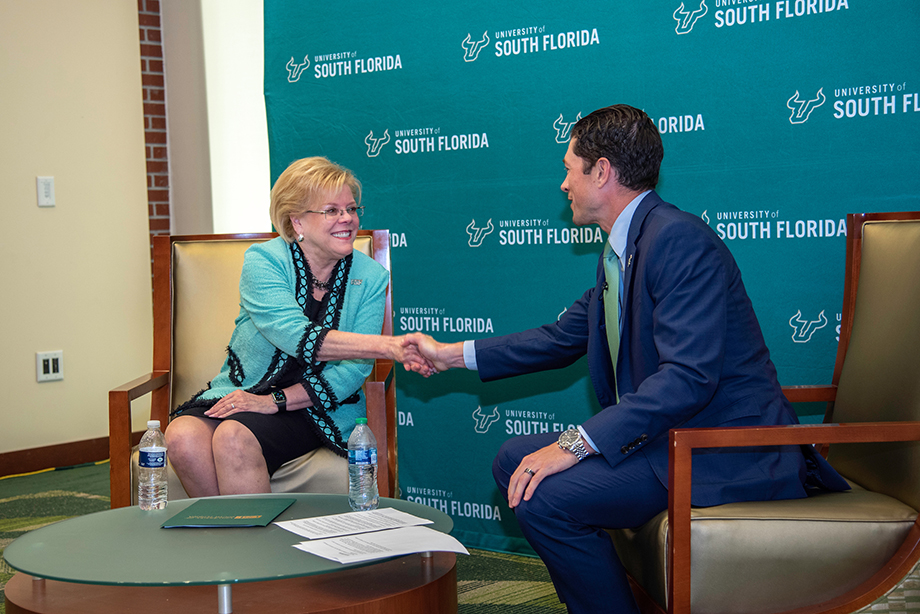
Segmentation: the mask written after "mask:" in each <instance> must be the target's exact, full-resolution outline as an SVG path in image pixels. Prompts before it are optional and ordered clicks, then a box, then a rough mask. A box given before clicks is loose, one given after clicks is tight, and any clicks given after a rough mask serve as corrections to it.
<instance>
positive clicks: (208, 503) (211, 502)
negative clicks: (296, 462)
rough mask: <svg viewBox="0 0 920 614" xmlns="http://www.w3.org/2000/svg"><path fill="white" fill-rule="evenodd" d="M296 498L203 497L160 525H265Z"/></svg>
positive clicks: (189, 526)
mask: <svg viewBox="0 0 920 614" xmlns="http://www.w3.org/2000/svg"><path fill="white" fill-rule="evenodd" d="M292 503H294V499H275V498H270V499H269V498H265V499H261V498H258V497H256V498H250V497H246V498H241V499H225V498H220V499H200V500H199V501H196V502H195V503H192V504H191V505H190V506H188V507H187V508H185V509H184V510H182V511H181V512H179V513H178V514H176V515H175V516H173V517H171V518H170V519H169V520H167V521H166V522H164V523H163V524H162V525H161V526H162V528H164V529H176V528H215V527H264V526H266V525H268V523H270V522H271V521H272V520H274V519H275V518H277V517H278V515H279V514H280V513H281V512H283V511H284V510H286V509H287V508H289V507H290V506H291V504H292Z"/></svg>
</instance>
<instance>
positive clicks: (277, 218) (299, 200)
mask: <svg viewBox="0 0 920 614" xmlns="http://www.w3.org/2000/svg"><path fill="white" fill-rule="evenodd" d="M342 186H348V187H349V188H350V189H351V194H352V196H354V197H355V202H356V203H357V204H358V205H360V204H361V182H360V181H358V178H357V177H355V175H354V173H352V172H351V171H350V170H348V169H347V168H345V167H343V166H340V165H338V164H336V163H335V162H332V161H330V160H329V159H328V158H324V157H322V156H313V157H311V158H303V159H301V160H297V161H295V162H293V163H291V165H290V166H288V167H287V169H285V171H284V172H283V173H281V176H280V177H278V180H277V181H275V186H274V187H273V188H272V198H271V205H270V207H269V210H268V213H269V216H270V217H271V220H272V225H273V226H274V227H275V231H276V232H278V234H280V235H281V236H282V237H283V238H284V240H285V241H287V242H288V243H291V242H292V241H293V240H294V238H295V237H294V226H293V224H292V223H291V216H292V215H293V216H294V217H299V216H301V215H303V214H304V212H306V211H309V210H317V208H318V207H321V206H322V204H323V203H322V202H321V200H322V199H325V198H326V197H327V196H328V195H329V194H330V193H337V192H339V191H340V190H341V189H342Z"/></svg>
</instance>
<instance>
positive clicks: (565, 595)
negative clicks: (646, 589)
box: [492, 433, 668, 614]
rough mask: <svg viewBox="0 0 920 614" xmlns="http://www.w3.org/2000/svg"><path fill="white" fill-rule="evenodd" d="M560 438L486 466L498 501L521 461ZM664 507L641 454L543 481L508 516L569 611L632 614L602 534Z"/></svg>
mask: <svg viewBox="0 0 920 614" xmlns="http://www.w3.org/2000/svg"><path fill="white" fill-rule="evenodd" d="M558 439H559V433H544V434H540V435H531V436H524V437H515V438H513V439H510V440H508V441H506V442H505V444H504V445H503V446H502V447H501V449H500V450H499V452H498V456H496V458H495V461H494V462H493V464H492V473H493V475H494V477H495V482H496V483H497V484H498V487H499V489H500V490H501V492H502V495H503V496H504V497H505V499H506V500H507V498H508V482H509V481H510V479H511V474H512V473H514V470H515V469H517V467H518V466H519V465H520V463H521V460H522V459H523V458H524V456H526V455H527V454H530V453H531V452H534V451H536V450H538V449H539V448H542V447H544V446H547V445H550V444H555V442H556V441H557V440H558ZM667 507H668V491H667V489H666V488H665V487H664V486H662V484H661V482H659V481H658V478H657V477H655V473H654V472H653V471H652V468H651V466H650V465H649V463H648V461H647V460H646V458H645V456H644V455H642V454H635V455H634V456H632V457H631V458H629V459H627V460H625V461H623V462H621V463H619V464H618V465H617V466H616V467H615V468H612V467H611V466H610V465H609V464H607V461H605V460H604V459H603V457H601V456H590V457H588V458H586V459H585V460H583V461H581V462H580V463H578V464H577V465H575V466H574V467H572V468H570V469H568V470H566V471H563V472H561V473H557V474H555V475H551V476H549V477H548V478H546V479H545V480H543V481H542V482H541V483H540V485H539V486H538V487H537V490H536V491H535V492H534V495H533V497H532V498H531V499H530V501H522V502H521V504H520V505H519V506H518V507H517V508H516V509H515V510H514V513H515V516H516V517H517V521H518V524H519V525H520V527H521V531H522V532H523V533H524V537H525V538H526V539H527V541H528V542H529V543H530V545H531V546H533V549H534V550H535V551H536V552H537V554H538V555H540V558H541V559H543V562H544V563H545V564H546V567H547V569H548V570H549V574H550V577H551V578H552V580H553V585H554V586H555V587H556V593H557V594H558V595H559V600H560V601H562V602H563V603H565V604H566V606H567V607H568V609H569V611H570V612H574V613H576V614H580V613H588V612H591V613H598V612H617V613H620V612H624V613H632V612H636V613H638V611H639V610H638V609H637V607H636V603H635V600H634V598H633V596H632V591H631V590H630V588H629V584H628V581H627V579H626V572H625V571H624V569H623V566H622V564H621V563H620V559H619V558H618V557H617V553H616V550H614V547H613V543H612V542H611V540H610V536H609V535H608V534H607V533H606V532H605V531H604V530H603V529H604V528H610V529H623V528H631V527H638V526H640V525H642V524H644V523H645V522H647V521H649V520H651V519H652V518H654V517H655V516H656V515H657V514H659V513H660V512H661V511H663V510H665V509H667Z"/></svg>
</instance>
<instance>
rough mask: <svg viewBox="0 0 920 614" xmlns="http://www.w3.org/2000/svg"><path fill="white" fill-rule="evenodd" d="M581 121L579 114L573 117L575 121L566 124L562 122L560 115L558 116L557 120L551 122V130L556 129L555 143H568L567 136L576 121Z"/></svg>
mask: <svg viewBox="0 0 920 614" xmlns="http://www.w3.org/2000/svg"><path fill="white" fill-rule="evenodd" d="M579 119H581V113H579V114H578V116H577V117H575V121H573V122H567V121H563V119H562V113H560V114H559V119H557V120H556V121H554V122H553V128H555V129H556V142H557V143H568V142H569V135H570V134H571V133H572V126H574V125H575V124H577V123H578V120H579Z"/></svg>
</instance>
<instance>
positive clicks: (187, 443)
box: [165, 416, 211, 462]
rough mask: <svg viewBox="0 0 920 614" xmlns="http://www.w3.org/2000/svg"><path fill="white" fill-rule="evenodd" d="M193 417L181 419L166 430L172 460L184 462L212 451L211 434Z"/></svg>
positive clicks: (177, 419)
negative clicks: (203, 452)
mask: <svg viewBox="0 0 920 614" xmlns="http://www.w3.org/2000/svg"><path fill="white" fill-rule="evenodd" d="M198 422H199V421H198V420H197V419H195V418H192V417H188V416H186V417H179V418H176V419H175V420H173V421H172V422H170V423H169V426H168V427H167V428H166V433H165V436H166V447H167V448H168V449H169V458H170V459H171V460H178V461H180V462H181V461H182V460H183V459H184V458H186V457H190V456H196V455H198V454H200V453H201V452H202V451H203V450H208V449H210V440H211V432H210V429H207V428H206V427H204V425H201V424H198Z"/></svg>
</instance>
